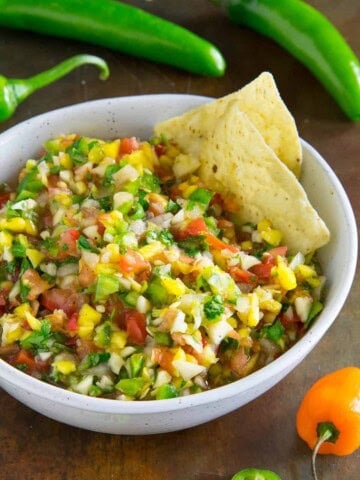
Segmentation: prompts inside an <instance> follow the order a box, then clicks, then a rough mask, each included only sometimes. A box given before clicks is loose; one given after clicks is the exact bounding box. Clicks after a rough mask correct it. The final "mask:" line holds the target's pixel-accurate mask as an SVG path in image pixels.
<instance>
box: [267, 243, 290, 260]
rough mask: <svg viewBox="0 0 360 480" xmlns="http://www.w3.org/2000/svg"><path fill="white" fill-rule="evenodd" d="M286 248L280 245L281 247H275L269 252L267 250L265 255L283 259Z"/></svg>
mask: <svg viewBox="0 0 360 480" xmlns="http://www.w3.org/2000/svg"><path fill="white" fill-rule="evenodd" d="M287 249H288V247H287V246H286V245H282V246H281V247H275V248H272V249H271V250H268V251H267V253H268V254H269V255H271V256H272V257H275V258H276V257H277V256H278V255H280V256H281V257H285V255H286V252H287Z"/></svg>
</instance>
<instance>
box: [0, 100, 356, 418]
mask: <svg viewBox="0 0 360 480" xmlns="http://www.w3.org/2000/svg"><path fill="white" fill-rule="evenodd" d="M157 99H163V100H167V99H171V100H179V101H181V100H184V101H191V100H194V101H195V102H197V103H198V104H200V103H205V102H207V101H211V100H214V98H212V97H208V96H202V95H189V94H176V93H160V94H142V95H131V96H123V97H108V98H101V99H96V100H90V101H85V102H80V103H76V104H73V105H69V106H65V107H62V108H58V109H54V110H51V111H49V112H45V113H41V114H39V115H36V116H34V117H32V118H30V119H27V120H24V121H22V122H20V123H18V124H16V125H14V126H12V127H10V128H9V129H7V130H4V131H3V132H0V145H1V143H2V140H3V137H6V136H9V135H10V136H12V135H14V134H16V132H17V131H18V130H21V129H22V128H31V126H32V124H34V123H36V122H41V121H42V120H46V119H48V117H49V116H50V119H51V117H52V116H57V115H59V114H66V113H71V112H72V111H74V110H81V109H83V108H86V107H96V106H97V105H106V106H107V108H109V107H110V106H111V104H115V105H116V104H118V103H122V102H129V101H132V100H134V101H135V100H136V101H139V100H140V101H141V102H142V101H144V102H146V101H150V100H157ZM300 141H301V146H302V149H303V150H305V151H308V152H309V153H310V154H311V155H312V156H313V157H315V158H316V162H318V163H320V166H321V168H322V169H323V170H324V171H325V172H326V174H327V175H328V177H330V180H331V182H332V185H333V187H334V189H335V190H336V192H337V194H338V195H339V196H340V198H341V203H342V206H343V210H344V214H345V216H346V218H347V221H348V227H349V231H350V236H349V241H350V245H349V246H350V255H349V269H348V270H347V275H346V281H345V282H344V283H342V288H341V292H340V295H339V296H337V297H336V299H334V298H330V299H328V301H327V302H326V303H325V306H324V310H323V311H322V312H321V314H320V315H321V317H325V316H327V317H328V318H329V320H327V321H323V322H315V323H314V325H313V326H312V327H311V328H310V329H309V331H308V332H306V334H305V335H304V337H302V338H301V339H300V340H298V342H297V343H296V344H295V345H293V346H292V347H291V348H290V349H289V350H287V351H286V352H284V353H283V354H282V355H281V356H280V357H278V358H277V359H276V360H274V361H272V362H271V363H269V364H268V365H266V366H264V367H262V368H261V369H259V370H257V371H255V372H253V373H251V374H250V375H248V376H246V377H244V378H241V379H239V380H236V381H234V382H232V383H230V384H227V385H224V386H221V387H217V388H214V389H211V390H208V391H205V392H200V393H195V394H191V395H188V396H183V397H177V398H171V399H164V400H161V401H159V400H136V401H129V402H128V401H120V400H115V399H106V398H96V397H90V396H87V395H82V394H80V393H77V392H72V391H69V390H65V389H63V388H61V387H58V386H55V385H52V384H48V383H46V382H44V381H42V380H39V379H37V378H34V377H31V376H30V375H28V374H26V373H24V372H22V371H20V370H17V369H16V368H15V367H13V366H11V365H9V364H8V363H7V362H6V361H5V360H3V359H1V358H0V377H1V378H2V379H4V380H5V382H7V383H10V384H11V385H13V386H14V387H15V388H17V389H24V390H26V391H27V393H28V394H29V395H31V394H32V395H34V396H36V397H41V398H43V399H46V400H49V401H52V402H55V403H60V404H62V403H64V402H65V404H66V406H68V407H76V408H81V409H82V410H87V411H91V412H96V413H108V414H149V413H156V412H159V413H160V412H161V413H165V412H170V411H171V412H176V411H179V410H184V409H186V408H189V407H194V406H202V405H205V404H211V403H214V402H217V401H219V400H223V399H229V398H231V397H234V396H237V395H239V392H242V391H244V392H245V391H248V390H251V389H256V388H259V385H261V383H262V382H261V379H262V378H263V377H265V378H273V377H276V376H278V375H279V374H281V373H283V372H285V373H283V375H282V377H283V376H285V375H287V374H288V373H289V371H290V370H292V368H290V370H289V369H287V368H286V367H287V366H289V365H290V367H291V365H292V364H295V366H296V365H297V364H298V363H299V362H301V361H302V360H303V358H305V356H306V355H307V354H308V353H309V352H310V351H311V350H312V348H313V347H314V346H315V345H316V344H317V343H318V341H319V340H320V339H321V338H322V337H323V335H324V334H325V333H326V331H327V330H328V329H329V328H330V326H331V325H332V323H333V322H334V321H335V319H336V317H337V316H338V314H339V312H340V310H341V309H342V307H343V305H344V303H345V301H346V298H347V296H348V294H349V292H350V289H351V286H352V283H353V280H354V277H355V272H356V265H357V255H358V253H357V252H358V237H357V226H356V219H355V215H354V212H353V209H352V206H351V203H350V200H349V198H348V196H347V194H346V192H345V189H344V187H343V186H342V184H341V182H340V180H339V178H338V177H337V176H336V174H335V173H334V171H333V170H332V168H331V167H330V166H329V164H328V163H327V162H326V160H325V159H324V158H323V157H322V155H321V154H320V153H319V152H318V151H317V150H316V149H315V148H314V147H313V146H312V145H310V144H309V143H308V142H307V141H305V140H304V139H302V138H301V139H300ZM289 357H291V358H292V359H293V360H292V362H291V363H289V362H288V358H289ZM294 358H295V361H294ZM282 377H281V378H282ZM239 385H241V389H240V391H239Z"/></svg>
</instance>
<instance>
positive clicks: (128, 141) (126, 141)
mask: <svg viewBox="0 0 360 480" xmlns="http://www.w3.org/2000/svg"><path fill="white" fill-rule="evenodd" d="M139 148H140V143H139V141H138V140H137V138H136V137H129V138H122V139H121V142H120V154H121V155H126V154H129V153H132V152H133V151H134V150H139Z"/></svg>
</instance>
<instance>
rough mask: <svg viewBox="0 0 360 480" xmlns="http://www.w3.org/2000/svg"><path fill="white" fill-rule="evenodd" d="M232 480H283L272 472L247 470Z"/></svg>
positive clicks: (237, 474) (255, 469) (254, 469)
mask: <svg viewBox="0 0 360 480" xmlns="http://www.w3.org/2000/svg"><path fill="white" fill-rule="evenodd" d="M231 480H281V478H280V477H279V475H277V474H276V473H274V472H272V471H271V470H260V469H258V468H246V469H245V470H241V471H240V472H238V473H236V474H235V475H234V476H233V477H232V479H231Z"/></svg>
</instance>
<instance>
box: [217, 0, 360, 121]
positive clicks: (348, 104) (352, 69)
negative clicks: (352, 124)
mask: <svg viewBox="0 0 360 480" xmlns="http://www.w3.org/2000/svg"><path fill="white" fill-rule="evenodd" d="M212 1H213V3H216V4H218V5H222V6H223V7H225V9H226V11H227V13H228V15H229V18H230V19H231V20H232V21H234V22H235V23H238V24H240V25H244V26H246V27H250V28H252V29H254V30H255V31H257V32H258V33H261V34H263V35H266V36H268V37H270V38H271V39H272V40H274V41H275V42H277V43H279V44H280V45H281V46H282V47H283V48H285V49H286V50H288V51H289V52H290V53H291V54H292V55H293V56H294V57H296V58H297V59H298V60H299V61H300V62H302V63H303V64H304V65H306V66H307V67H308V69H309V70H310V71H312V73H313V74H314V75H315V76H316V77H317V78H318V80H319V81H320V82H321V83H322V84H323V85H324V87H325V88H326V89H327V90H328V92H329V93H330V94H331V95H332V96H333V98H334V99H335V100H336V101H337V102H338V104H339V106H340V107H341V108H342V110H343V111H344V112H345V114H346V115H348V117H349V118H350V119H351V120H357V121H358V120H360V62H359V59H358V58H357V56H356V55H355V53H354V52H353V50H352V49H351V47H350V46H349V45H348V43H347V42H346V40H345V39H344V37H343V36H342V35H341V33H340V32H339V31H338V30H337V29H336V27H335V26H334V25H333V24H332V23H331V22H330V21H329V20H328V19H327V18H326V17H325V16H324V15H323V14H322V13H320V12H319V11H318V10H316V9H315V8H313V7H311V6H310V5H308V4H306V3H305V2H303V1H301V0H212Z"/></svg>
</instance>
